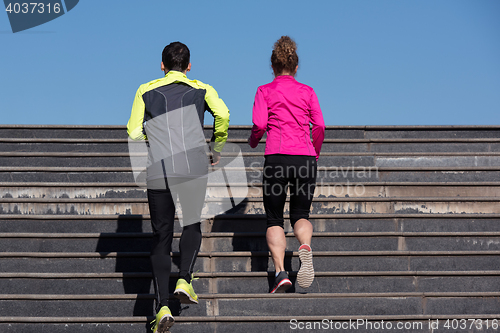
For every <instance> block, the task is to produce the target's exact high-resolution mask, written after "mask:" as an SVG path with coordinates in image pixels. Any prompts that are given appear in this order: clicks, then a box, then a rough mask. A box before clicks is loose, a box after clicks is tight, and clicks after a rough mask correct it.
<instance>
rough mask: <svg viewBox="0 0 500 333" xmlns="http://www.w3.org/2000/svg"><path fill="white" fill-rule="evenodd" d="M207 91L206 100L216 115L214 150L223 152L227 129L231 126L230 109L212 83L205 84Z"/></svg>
mask: <svg viewBox="0 0 500 333" xmlns="http://www.w3.org/2000/svg"><path fill="white" fill-rule="evenodd" d="M205 88H206V90H207V93H206V95H205V102H207V105H208V107H209V108H210V110H211V111H212V114H213V116H214V118H215V119H214V136H215V145H214V150H215V151H216V152H221V151H222V148H224V144H225V143H226V141H227V129H228V127H229V109H228V108H227V106H226V104H225V103H224V101H223V100H222V99H220V98H219V94H217V91H216V90H215V89H214V88H213V87H212V86H210V85H208V84H207V85H206V86H205Z"/></svg>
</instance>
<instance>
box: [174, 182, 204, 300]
mask: <svg viewBox="0 0 500 333" xmlns="http://www.w3.org/2000/svg"><path fill="white" fill-rule="evenodd" d="M207 181H208V179H207V178H202V177H200V178H191V179H190V178H180V179H177V184H176V185H175V186H174V187H175V191H176V192H177V193H178V195H179V202H180V204H181V207H182V227H183V228H182V235H181V239H180V242H179V250H180V255H181V263H180V269H179V281H178V282H177V285H176V291H175V292H174V294H175V296H176V297H178V298H179V299H181V302H184V303H197V302H198V297H197V296H196V294H195V293H194V290H193V288H192V285H191V274H192V273H193V269H194V264H195V262H196V258H197V256H198V252H199V250H200V246H201V239H202V235H201V211H202V209H203V205H204V203H205V195H206V188H207ZM182 280H184V281H185V282H184V281H182Z"/></svg>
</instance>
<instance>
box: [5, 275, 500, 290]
mask: <svg viewBox="0 0 500 333" xmlns="http://www.w3.org/2000/svg"><path fill="white" fill-rule="evenodd" d="M290 279H291V281H292V283H293V287H292V289H290V290H289V291H290V292H298V293H300V292H308V293H398V292H497V291H498V290H499V289H500V282H499V280H500V279H499V278H498V277H497V276H472V277H460V276H457V277H425V276H418V277H413V276H402V277H397V276H396V277H393V276H368V277H315V280H314V282H313V284H312V285H311V287H309V288H307V289H303V288H301V287H299V285H298V284H297V283H296V276H294V275H290ZM176 282H177V277H171V279H170V289H171V290H170V292H171V293H173V291H174V289H175V284H176ZM273 282H274V281H273V280H272V277H255V278H252V277H240V278H213V279H211V281H209V279H207V278H201V279H200V280H197V281H196V282H195V283H194V284H193V286H194V288H195V291H196V293H198V294H208V293H212V292H213V293H221V294H259V293H266V292H268V291H269V289H270V288H271V286H272V284H273ZM0 289H1V290H4V291H5V292H4V294H25V293H27V292H29V293H30V294H61V295H79V294H84V295H92V294H95V295H105V294H116V295H122V294H148V293H150V294H154V288H153V284H152V278H151V277H148V278H123V279H122V278H115V279H111V278H110V279H0Z"/></svg>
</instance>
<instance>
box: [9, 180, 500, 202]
mask: <svg viewBox="0 0 500 333" xmlns="http://www.w3.org/2000/svg"><path fill="white" fill-rule="evenodd" d="M231 191H232V194H233V196H239V194H240V193H241V194H243V193H244V194H246V195H247V197H249V198H252V197H262V183H260V182H254V183H250V184H248V183H247V184H245V183H240V184H236V183H235V184H231ZM207 195H208V196H209V197H212V198H218V197H226V196H227V187H226V185H225V184H217V183H208V187H207ZM458 196H461V197H500V183H498V182H482V183H479V182H476V183H474V182H473V183H466V182H464V183H455V184H453V183H452V184H450V183H439V182H437V183H430V182H428V183H423V182H415V183H410V182H408V183H404V182H402V183H397V182H393V183H386V182H381V183H376V182H373V183H363V182H356V183H351V182H349V183H348V182H345V183H337V182H331V183H327V182H323V183H319V184H317V185H316V190H315V197H350V198H370V197H382V198H390V197H405V198H406V197H458ZM146 197H147V193H146V184H145V183H141V184H138V185H135V184H130V183H38V182H31V183H14V182H5V183H0V198H4V199H13V198H32V199H34V198H47V199H49V198H67V199H70V198H75V199H77V198H78V199H92V198H103V199H111V198H146Z"/></svg>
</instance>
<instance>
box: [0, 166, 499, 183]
mask: <svg viewBox="0 0 500 333" xmlns="http://www.w3.org/2000/svg"><path fill="white" fill-rule="evenodd" d="M217 170H219V169H216V171H217ZM224 170H225V173H226V176H227V177H229V179H241V175H242V174H246V178H247V179H246V181H247V183H250V184H253V183H261V182H262V169H261V168H258V167H252V168H246V169H242V168H234V169H229V168H224ZM210 177H211V178H210V181H211V182H217V183H219V184H224V179H223V177H222V175H219V174H217V173H215V174H213V175H212V176H210ZM498 179H500V167H497V166H495V167H374V166H372V167H355V168H350V167H349V168H344V169H342V168H339V167H324V168H319V170H318V174H317V179H316V180H317V184H321V183H328V184H330V183H332V182H338V183H360V182H362V183H372V182H373V183H381V182H397V183H402V182H412V183H415V182H428V183H436V182H440V183H448V182H451V183H459V182H463V183H472V182H488V183H491V182H495V181H497V180H498ZM6 182H13V183H20V182H42V183H46V182H54V183H62V182H70V183H90V182H93V183H99V182H102V183H125V182H126V183H131V184H134V183H135V179H134V177H133V175H132V172H131V169H130V168H129V167H71V168H70V167H67V168H63V167H44V166H38V167H15V166H12V167H0V183H6ZM242 182H244V179H242ZM139 183H140V184H142V183H143V180H141V181H140V182H139ZM443 185H445V184H443Z"/></svg>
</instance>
